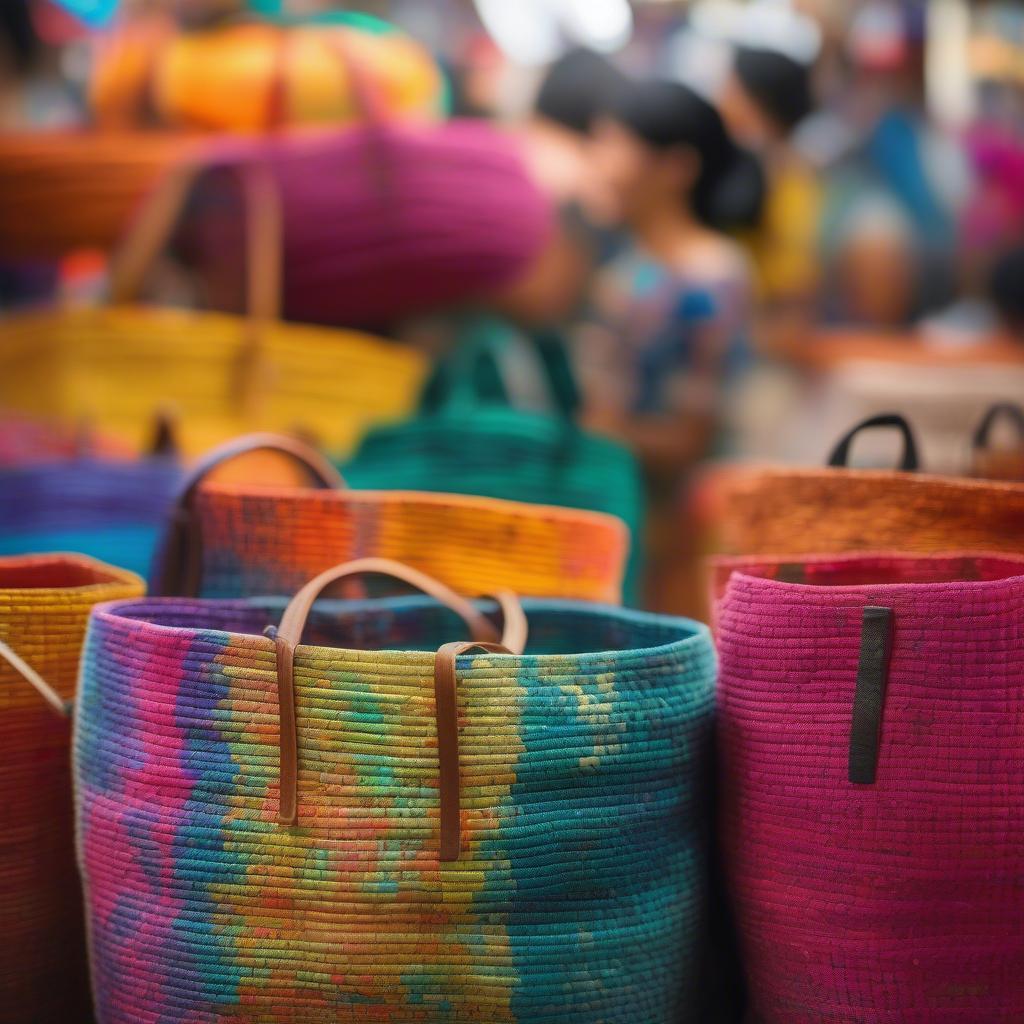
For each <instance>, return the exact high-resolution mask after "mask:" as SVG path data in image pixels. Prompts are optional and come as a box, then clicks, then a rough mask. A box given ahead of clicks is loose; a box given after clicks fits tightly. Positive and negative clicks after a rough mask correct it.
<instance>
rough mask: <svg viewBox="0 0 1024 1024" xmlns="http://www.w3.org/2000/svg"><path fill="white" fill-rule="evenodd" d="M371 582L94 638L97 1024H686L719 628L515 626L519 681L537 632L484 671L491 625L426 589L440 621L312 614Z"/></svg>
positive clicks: (661, 622) (82, 809) (569, 622)
mask: <svg viewBox="0 0 1024 1024" xmlns="http://www.w3.org/2000/svg"><path fill="white" fill-rule="evenodd" d="M365 568H373V569H380V568H382V566H381V563H380V561H379V560H369V563H368V564H367V563H355V564H354V565H350V566H343V567H341V568H340V569H337V570H333V571H329V572H327V573H325V574H323V576H322V577H320V578H318V579H316V580H314V581H313V582H312V583H310V584H309V585H307V586H306V587H304V588H303V589H302V590H301V591H300V592H299V593H298V594H297V595H296V597H295V598H294V599H293V600H292V601H291V602H290V603H289V605H288V607H287V609H285V608H284V600H283V599H282V600H275V599H264V598H251V599H248V600H244V601H200V600H192V599H180V598H179V599H150V600H147V601H138V602H121V603H117V604H112V605H108V606H106V607H105V608H104V609H102V610H101V611H100V612H98V614H97V615H96V617H95V618H94V620H93V627H92V631H91V634H90V638H89V641H88V646H87V652H86V655H85V658H84V669H83V686H82V694H83V695H82V699H81V704H80V709H79V714H78V719H77V720H78V731H77V741H76V762H77V785H78V789H77V792H78V797H79V805H78V815H79V827H80V830H81V838H82V844H81V848H82V869H83V877H84V879H85V886H86V890H87V901H88V908H89V916H90V929H91V941H92V949H93V981H94V987H95V992H96V999H97V1009H98V1013H99V1019H100V1022H101V1024H155V1022H157V1021H166V1020H168V1019H179V1020H194V1021H198V1020H202V1021H204V1022H207V1024H219V1022H227V1021H236V1020H249V1021H255V1020H259V1021H265V1022H285V1021H289V1022H295V1024H298V1022H302V1024H312V1022H314V1021H324V1022H326V1021H338V1020H358V1021H367V1022H369V1021H389V1022H392V1024H413V1022H417V1024H442V1022H448V1024H455V1022H459V1024H466V1022H470V1021H480V1022H485V1024H500V1022H512V1021H517V1022H523V1024H556V1022H557V1024H594V1022H595V1021H604V1022H608V1024H613V1022H622V1024H676V1022H677V1021H685V1022H692V1021H695V1016H694V1012H693V1003H694V985H695V981H696V975H697V973H698V965H699V959H700V957H699V953H700V950H699V939H698V936H699V933H700V925H701V919H702V913H703V902H704V894H703V889H704V885H705V882H704V872H705V868H706V850H705V838H706V837H705V836H704V826H703V822H704V821H705V814H704V809H703V803H704V801H705V798H706V795H707V794H706V782H707V774H706V773H707V770H708V754H709V739H710V736H709V733H710V725H711V705H712V697H713V684H714V672H715V663H714V654H713V650H712V647H711V643H710V639H709V636H708V633H707V629H706V627H704V626H702V625H699V624H697V623H693V622H689V621H686V620H677V619H668V618H662V617H658V616H654V615H648V614H641V613H636V612H631V611H624V610H621V609H615V608H610V607H602V606H597V605H592V604H586V603H574V602H563V601H558V602H552V601H528V602H526V603H525V604H524V608H525V612H526V616H527V619H528V623H529V645H528V647H526V650H525V653H523V654H519V655H516V654H512V653H507V652H508V651H510V650H514V649H517V648H519V647H521V645H522V643H523V642H524V639H525V630H524V629H523V628H522V625H521V624H520V625H519V627H518V628H515V629H513V630H512V631H511V632H513V633H515V634H517V635H516V637H515V638H512V637H511V636H510V635H509V630H508V629H506V636H505V638H504V646H503V645H501V644H495V641H496V640H497V629H496V627H495V625H494V624H493V623H492V621H491V620H490V616H492V615H493V613H494V612H493V610H494V607H495V606H494V605H493V603H487V604H479V605H475V606H473V605H470V606H469V608H468V610H467V609H466V608H465V606H464V603H462V602H457V600H454V599H453V596H448V597H446V596H445V588H442V587H440V585H438V584H434V585H433V587H432V594H433V595H434V596H435V597H440V598H441V599H442V600H443V601H445V603H447V604H448V605H449V607H448V608H446V607H445V606H444V604H440V603H438V602H437V601H436V600H426V599H422V598H412V599H410V598H400V599H384V600H369V601H352V602H342V603H336V602H335V603H330V604H328V603H324V604H322V605H320V606H318V607H317V608H316V609H314V610H313V611H312V613H311V614H310V609H311V607H312V604H313V601H314V600H315V599H316V597H317V595H318V594H319V593H320V592H321V591H322V589H323V588H324V587H325V586H326V585H327V584H328V583H329V582H331V581H333V580H337V579H339V578H341V577H343V576H347V575H351V574H352V573H353V572H355V571H356V570H359V569H365ZM383 568H386V569H389V571H396V570H395V569H394V568H393V567H390V566H389V564H388V563H384V566H383ZM397 572H398V573H399V574H404V571H403V570H402V569H401V568H400V567H399V568H398V569H397ZM406 575H407V574H406ZM419 582H420V583H421V585H422V578H420V580H419ZM508 601H509V598H508V595H505V596H504V601H503V603H504V604H505V606H506V608H508ZM451 608H455V609H457V610H458V611H459V612H460V614H461V615H462V617H463V619H464V620H465V621H464V622H460V621H459V616H458V615H456V614H453V612H452V610H451ZM282 611H283V615H282ZM481 613H483V615H484V616H485V618H484V621H483V622H482V623H481V621H480V616H481ZM307 618H308V626H307ZM508 621H509V619H508V616H506V622H508ZM513 621H514V620H513ZM272 622H279V625H278V626H277V629H276V631H275V630H269V631H267V633H268V634H269V635H265V631H264V628H265V627H266V626H267V624H268V623H272ZM304 626H305V627H306V629H305V632H306V634H307V638H306V643H302V642H301V641H302V637H303V629H304ZM271 637H272V638H271Z"/></svg>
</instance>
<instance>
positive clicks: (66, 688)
mask: <svg viewBox="0 0 1024 1024" xmlns="http://www.w3.org/2000/svg"><path fill="white" fill-rule="evenodd" d="M142 592H143V585H142V580H140V579H139V578H138V577H137V576H133V575H131V574H130V573H127V572H122V571H121V570H118V569H113V568H111V567H109V566H105V565H102V564H101V563H99V562H94V561H93V560H92V559H89V558H81V557H76V556H72V555H40V556H36V557H26V558H0V748H2V750H3V755H2V756H0V808H2V821H3V841H2V842H0V1021H3V1022H4V1024H16V1022H17V1024H21V1022H24V1021H32V1022H33V1024H71V1022H74V1024H79V1022H85V1021H87V1020H89V1019H90V1018H89V1005H90V1004H89V987H88V980H87V969H86V952H85V942H84V935H83V930H82V919H81V918H82V915H81V908H82V896H81V892H80V891H79V885H78V874H77V872H76V870H75V853H74V837H73V834H72V821H73V818H72V813H71V773H70V770H69V766H68V758H69V753H70V739H71V729H70V726H69V724H68V721H67V710H68V704H69V699H70V698H71V697H72V696H73V694H74V690H75V681H76V676H77V673H78V658H79V652H80V650H81V647H82V639H83V637H84V635H85V625H86V620H87V618H88V615H89V612H90V611H91V609H92V607H93V606H94V605H95V604H97V603H99V602H101V601H110V600H113V599H116V598H125V597H136V596H138V595H141V594H142Z"/></svg>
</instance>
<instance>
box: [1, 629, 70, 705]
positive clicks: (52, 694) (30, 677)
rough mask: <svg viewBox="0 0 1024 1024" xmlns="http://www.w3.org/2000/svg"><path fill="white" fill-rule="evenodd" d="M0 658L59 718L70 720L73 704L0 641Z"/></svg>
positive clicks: (15, 652)
mask: <svg viewBox="0 0 1024 1024" xmlns="http://www.w3.org/2000/svg"><path fill="white" fill-rule="evenodd" d="M0 658H3V659H4V661H6V662H7V664H8V665H10V666H11V668H13V669H14V671H15V672H17V673H18V675H20V676H21V677H22V678H23V679H24V680H25V681H26V682H27V683H28V684H29V685H30V686H31V687H32V688H33V689H35V691H36V692H37V693H38V694H39V696H40V697H42V698H43V700H45V701H46V703H47V704H48V705H49V707H50V709H51V710H52V711H54V712H55V713H56V714H58V715H60V717H61V718H70V717H71V710H72V707H73V702H72V701H69V700H65V699H64V698H63V697H62V696H61V695H60V694H59V693H58V692H57V691H56V690H55V689H54V688H53V687H52V686H51V685H50V684H49V683H48V682H47V681H46V680H45V679H44V678H43V677H42V676H41V675H40V674H39V673H38V672H37V671H36V670H35V669H34V668H33V667H32V666H31V665H29V664H28V662H27V661H25V660H24V659H23V658H22V657H21V656H20V655H19V654H18V652H17V651H15V650H14V649H13V648H12V647H10V646H9V645H8V644H6V643H4V641H3V640H0Z"/></svg>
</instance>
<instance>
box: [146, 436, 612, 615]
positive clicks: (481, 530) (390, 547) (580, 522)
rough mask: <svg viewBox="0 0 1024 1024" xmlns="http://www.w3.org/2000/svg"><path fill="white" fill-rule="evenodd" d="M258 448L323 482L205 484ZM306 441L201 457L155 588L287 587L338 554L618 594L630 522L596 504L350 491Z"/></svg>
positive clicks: (245, 444)
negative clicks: (589, 507) (583, 506)
mask: <svg viewBox="0 0 1024 1024" xmlns="http://www.w3.org/2000/svg"><path fill="white" fill-rule="evenodd" d="M255 449H268V450H271V451H279V452H281V453H282V454H284V455H286V456H289V457H290V458H292V459H293V460H296V461H297V462H298V463H299V464H301V465H303V466H305V467H306V469H307V471H308V473H309V476H310V477H311V478H312V480H313V483H314V485H315V487H316V488H318V489H312V490H311V489H302V488H296V487H254V486H251V485H240V484H227V483H208V482H206V478H207V475H208V474H209V473H210V472H211V471H213V470H214V469H218V468H219V467H221V466H223V465H224V464H225V463H227V462H230V461H231V460H233V459H234V458H236V457H238V456H240V455H242V454H246V453H248V452H251V451H253V450H255ZM343 483H344V482H343V481H342V480H341V478H340V477H338V475H337V471H336V470H335V469H334V467H333V466H331V465H330V463H328V462H326V461H325V460H324V459H322V458H321V457H320V456H319V455H318V454H317V453H316V452H315V451H313V450H311V449H308V448H306V446H305V445H302V444H300V443H299V442H296V441H293V440H290V439H288V438H283V437H275V436H273V435H255V436H253V437H248V438H240V439H239V440H238V441H235V442H231V443H229V444H227V445H224V446H222V447H221V448H219V449H216V450H215V451H213V452H211V453H210V454H209V455H208V456H206V457H205V458H204V459H202V460H200V462H199V463H198V464H197V465H196V466H195V467H194V469H193V471H192V473H191V474H190V476H189V477H188V479H187V480H186V482H185V484H184V485H183V487H182V490H181V492H180V495H179V499H178V503H177V508H176V511H175V513H174V514H173V516H172V519H171V524H170V528H169V530H168V533H167V536H166V537H165V540H164V543H163V545H162V547H161V549H160V552H159V553H158V555H157V560H156V564H155V565H154V572H153V576H152V579H151V587H150V589H151V592H152V593H153V594H155V595H158V596H160V595H175V596H185V595H187V596H202V597H246V596H252V595H258V594H281V593H287V592H289V591H290V590H294V589H297V587H298V586H301V584H302V582H303V581H305V580H308V579H310V578H311V577H313V576H315V575H317V574H318V573H320V572H322V571H324V570H325V569H328V568H330V567H331V566H332V565H335V564H337V563H339V562H345V561H350V560H352V559H356V558H365V557H379V558H387V559H391V560H393V561H400V562H404V563H405V564H407V565H410V566H412V567H413V568H415V569H418V570H419V571H420V572H424V573H427V574H429V575H431V576H435V577H437V578H438V579H439V580H442V581H443V582H444V583H446V584H447V585H448V586H450V587H451V588H452V589H454V590H457V591H459V592H460V593H465V594H473V595H475V594H484V593H489V592H492V591H494V590H495V589H501V588H505V589H509V590H513V591H515V592H516V593H519V594H526V595H530V596H534V597H561V598H577V599H580V600H588V601H603V602H608V603H618V602H619V601H620V600H621V597H622V580H623V575H624V573H625V566H626V556H627V554H628V551H629V531H628V529H627V527H626V525H625V523H623V522H622V520H620V519H617V518H615V517H614V516H610V515H605V514H604V513H599V512H583V511H579V510H577V509H567V508H555V507H551V506H546V505H528V504H525V503H522V502H516V501H502V500H498V499H495V498H479V497H471V496H464V495H456V494H430V493H424V492H419V491H352V490H342V489H339V485H342V486H343Z"/></svg>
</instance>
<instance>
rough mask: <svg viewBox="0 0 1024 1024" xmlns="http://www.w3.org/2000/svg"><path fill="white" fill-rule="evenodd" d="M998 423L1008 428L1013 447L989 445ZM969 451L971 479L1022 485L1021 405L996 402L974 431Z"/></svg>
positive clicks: (1023, 431)
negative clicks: (1013, 442)
mask: <svg viewBox="0 0 1024 1024" xmlns="http://www.w3.org/2000/svg"><path fill="white" fill-rule="evenodd" d="M1000 421H1004V422H1006V423H1008V424H1009V425H1010V427H1011V429H1012V431H1013V433H1014V435H1015V441H1016V444H1014V445H1011V446H1005V445H1004V446H997V445H995V444H993V443H992V434H993V432H994V431H995V430H996V429H997V427H998V425H999V423H1000ZM971 450H972V453H973V458H972V462H971V475H972V476H977V477H982V478H984V479H986V480H1013V481H1017V482H1019V483H1024V406H1020V405H1017V403H1016V402H997V403H996V404H995V405H993V406H992V407H991V408H990V409H989V410H988V411H987V412H986V413H985V415H984V416H983V417H982V419H981V422H980V423H979V424H978V427H977V429H976V430H975V432H974V436H973V437H972V439H971Z"/></svg>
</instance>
